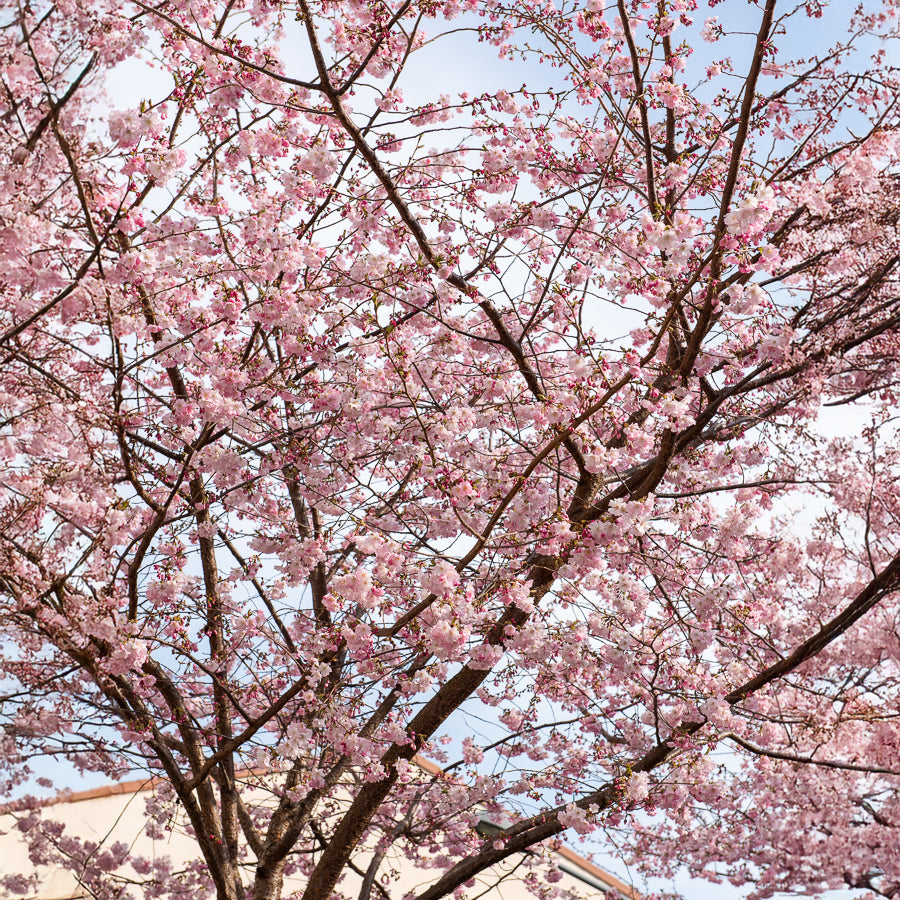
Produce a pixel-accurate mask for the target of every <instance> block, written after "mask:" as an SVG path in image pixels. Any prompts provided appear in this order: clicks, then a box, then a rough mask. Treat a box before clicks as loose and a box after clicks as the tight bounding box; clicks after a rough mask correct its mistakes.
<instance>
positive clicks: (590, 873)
mask: <svg viewBox="0 0 900 900" xmlns="http://www.w3.org/2000/svg"><path fill="white" fill-rule="evenodd" d="M151 788H152V784H151V783H150V782H148V781H132V782H124V783H121V784H116V785H110V786H108V787H105V788H98V789H96V790H91V791H83V792H81V793H75V794H70V795H68V796H64V797H61V798H59V799H58V800H56V801H54V802H52V803H50V804H47V805H46V806H44V807H42V810H41V813H42V818H43V819H45V820H54V821H57V822H60V823H62V824H63V825H64V826H65V829H66V833H69V834H72V835H74V836H76V837H78V838H81V839H82V840H85V841H92V842H96V843H98V844H101V845H103V846H104V847H109V846H111V845H113V844H114V843H115V842H118V841H121V842H124V843H125V844H127V845H128V847H129V848H130V855H133V856H135V857H137V856H142V857H148V858H151V859H152V858H155V857H160V856H168V857H169V858H170V859H171V861H172V863H173V868H174V870H175V871H178V870H179V869H181V868H183V867H184V865H185V864H186V863H188V862H190V861H191V860H194V859H196V858H197V848H196V844H195V843H194V841H193V839H192V838H191V837H190V836H189V835H188V834H186V833H185V832H184V831H183V830H182V829H179V828H176V829H174V830H173V831H171V832H170V833H169V835H168V838H167V839H166V840H151V839H150V838H149V837H148V836H147V834H146V833H145V827H146V824H147V816H146V812H145V805H144V800H145V798H146V797H147V795H148V792H149V791H150V790H151ZM27 815H28V811H27V810H22V811H16V810H15V809H14V808H13V809H7V811H6V812H5V813H3V814H0V872H2V874H4V875H8V874H14V873H23V874H31V873H35V874H37V876H38V888H37V892H34V891H30V892H29V893H28V894H25V895H24V897H25V898H27V900H74V898H87V897H89V896H90V894H89V893H87V892H86V891H85V890H84V889H83V888H80V887H79V885H78V882H77V879H76V878H75V875H74V873H73V872H71V871H70V870H69V869H66V868H63V867H61V866H49V867H44V866H41V867H37V868H36V867H34V866H33V865H32V864H31V862H30V860H29V856H28V850H27V846H26V844H25V841H24V839H23V836H22V834H21V831H20V830H19V828H18V827H17V825H18V820H20V819H22V818H23V817H26V816H27ZM555 856H556V859H555V862H556V865H557V866H558V868H559V869H560V870H561V872H562V879H561V880H560V881H558V882H557V883H556V886H557V887H560V888H563V889H568V890H571V891H574V892H576V893H578V894H579V895H581V896H582V897H584V898H586V900H603V897H604V894H606V893H609V892H611V893H612V895H613V896H615V895H616V894H622V895H624V896H625V897H626V898H628V900H640V898H639V896H638V895H637V894H636V893H635V892H634V891H632V889H631V888H629V887H628V886H627V885H625V884H623V883H622V882H621V881H619V880H618V879H617V878H615V877H614V876H612V875H610V874H608V873H606V872H604V871H603V870H602V869H600V868H598V867H597V866H595V865H593V864H592V863H590V862H588V861H587V860H585V859H584V858H582V857H581V856H579V855H578V854H577V853H575V852H574V851H572V850H571V849H569V848H567V847H559V848H558V850H557V851H556V854H555ZM518 861H521V858H520V859H519V860H518ZM395 862H396V866H397V869H398V879H397V881H396V882H395V883H394V885H392V888H391V892H390V893H391V897H392V900H402V898H403V897H404V895H405V894H406V893H407V892H410V891H416V892H418V891H417V889H418V890H421V889H423V888H424V887H426V886H427V885H428V884H429V883H430V882H431V881H433V880H435V878H436V877H437V873H436V872H435V870H427V869H419V870H417V869H416V868H415V867H414V865H413V864H412V863H411V862H409V861H408V860H401V859H399V858H398V859H397V860H396V861H395ZM516 862H517V860H515V859H513V860H510V861H508V864H507V866H506V867H505V870H491V871H489V872H487V873H485V874H484V876H482V878H481V879H480V883H478V884H476V885H474V886H473V887H472V888H470V889H468V890H467V892H466V894H467V896H468V897H471V898H473V900H474V898H475V897H480V900H534V898H533V895H532V894H530V893H529V892H528V891H527V889H526V888H525V885H524V884H523V883H522V881H521V879H520V878H519V877H518V876H517V874H516V873H514V874H512V875H509V874H508V872H509V870H510V869H513V868H515V864H516ZM121 873H122V874H124V875H126V876H133V877H135V878H136V879H139V876H138V875H137V873H135V872H134V870H130V871H129V867H128V866H127V865H126V866H125V867H123V869H122V870H121ZM504 875H506V877H502V876H504ZM352 877H353V878H354V879H355V880H356V882H357V883H356V884H351V883H348V882H346V881H345V882H344V883H342V885H341V890H342V892H343V893H346V894H348V895H349V896H351V897H352V896H354V894H355V890H354V889H356V890H358V886H359V881H360V879H359V878H358V876H352ZM301 887H302V883H301V882H300V881H299V880H298V879H294V880H293V881H292V880H291V879H287V880H286V883H285V891H284V896H285V897H287V896H289V895H290V894H291V893H292V892H293V891H296V890H298V889H299V888H301ZM133 890H134V893H135V895H136V896H138V897H139V896H140V891H139V889H133ZM0 896H3V892H2V891H0ZM18 896H19V897H20V898H21V897H23V895H21V894H19V895H18ZM374 896H376V895H375V894H373V897H374Z"/></svg>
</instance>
